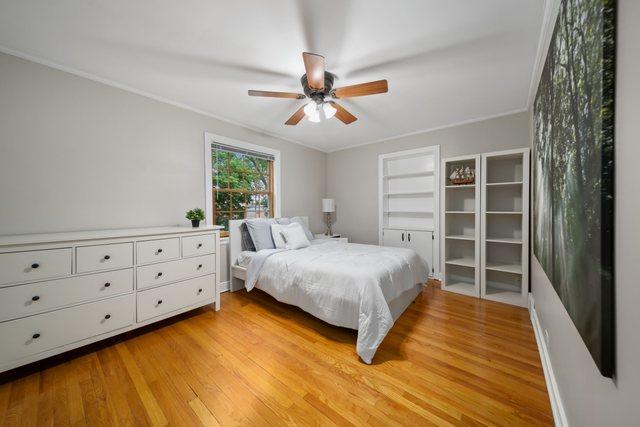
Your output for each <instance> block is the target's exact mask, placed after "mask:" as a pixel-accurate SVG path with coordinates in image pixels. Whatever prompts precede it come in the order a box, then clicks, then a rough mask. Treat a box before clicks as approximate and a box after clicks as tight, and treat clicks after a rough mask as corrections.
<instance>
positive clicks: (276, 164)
mask: <svg viewBox="0 0 640 427" xmlns="http://www.w3.org/2000/svg"><path fill="white" fill-rule="evenodd" d="M215 142H218V143H220V144H225V145H230V146H232V147H236V148H239V149H244V150H250V151H256V152H258V153H264V154H270V155H272V156H273V157H274V160H273V199H274V211H273V216H274V218H278V217H279V216H280V212H281V210H280V209H281V197H280V151H278V150H274V149H273V148H267V147H263V146H262V145H257V144H252V143H250V142H244V141H238V140H237V139H233V138H229V137H226V136H222V135H216V134H214V133H210V132H205V133H204V200H205V209H204V212H205V216H206V218H205V222H206V224H207V225H213V192H212V191H211V188H210V187H211V182H212V180H213V174H212V169H213V164H212V163H211V151H212V148H211V144H212V143H215Z"/></svg>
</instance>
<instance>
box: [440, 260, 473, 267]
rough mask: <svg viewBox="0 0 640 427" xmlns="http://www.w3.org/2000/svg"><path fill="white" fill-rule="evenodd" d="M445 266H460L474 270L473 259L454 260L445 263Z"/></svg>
mask: <svg viewBox="0 0 640 427" xmlns="http://www.w3.org/2000/svg"><path fill="white" fill-rule="evenodd" d="M445 263H446V264H450V265H460V266H462V267H472V268H475V266H476V262H475V260H474V259H473V258H454V259H449V260H447V261H445Z"/></svg>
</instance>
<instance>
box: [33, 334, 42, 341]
mask: <svg viewBox="0 0 640 427" xmlns="http://www.w3.org/2000/svg"><path fill="white" fill-rule="evenodd" d="M31 338H33V339H34V340H37V339H38V338H40V334H39V333H35V334H33V335H31Z"/></svg>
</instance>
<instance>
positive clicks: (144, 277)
mask: <svg viewBox="0 0 640 427" xmlns="http://www.w3.org/2000/svg"><path fill="white" fill-rule="evenodd" d="M211 273H215V255H204V256H199V257H194V258H185V259H179V260H176V261H168V262H163V263H160V264H152V265H143V266H142V267H138V269H137V273H136V278H137V288H138V289H143V288H148V287H150V286H156V285H162V284H164V283H169V282H175V281H177V280H183V279H188V278H190V277H196V276H204V275H205V274H211Z"/></svg>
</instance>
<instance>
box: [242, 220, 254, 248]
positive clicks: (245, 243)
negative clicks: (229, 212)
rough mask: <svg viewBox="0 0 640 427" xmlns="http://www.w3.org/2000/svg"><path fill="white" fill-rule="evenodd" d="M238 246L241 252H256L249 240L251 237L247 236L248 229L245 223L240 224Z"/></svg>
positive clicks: (251, 241)
mask: <svg viewBox="0 0 640 427" xmlns="http://www.w3.org/2000/svg"><path fill="white" fill-rule="evenodd" d="M240 239H241V243H240V246H241V247H242V250H243V251H253V252H255V251H256V247H255V245H254V244H253V240H251V235H250V234H249V229H248V228H247V223H246V222H243V223H242V224H240Z"/></svg>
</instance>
